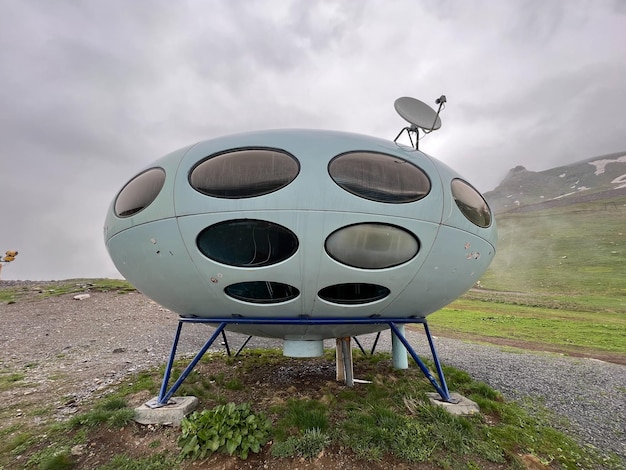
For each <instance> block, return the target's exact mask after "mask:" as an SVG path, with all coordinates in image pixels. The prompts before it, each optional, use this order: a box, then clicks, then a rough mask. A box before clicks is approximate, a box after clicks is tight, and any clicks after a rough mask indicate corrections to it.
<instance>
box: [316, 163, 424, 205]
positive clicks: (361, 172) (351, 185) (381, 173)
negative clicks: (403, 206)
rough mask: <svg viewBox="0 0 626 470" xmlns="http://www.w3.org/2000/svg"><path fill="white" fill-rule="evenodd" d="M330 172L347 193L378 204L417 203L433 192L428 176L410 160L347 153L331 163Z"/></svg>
mask: <svg viewBox="0 0 626 470" xmlns="http://www.w3.org/2000/svg"><path fill="white" fill-rule="evenodd" d="M328 173H329V175H330V177H331V178H332V179H333V181H334V182H335V183H337V184H338V185H339V186H341V187H342V188H343V189H345V190H346V191H348V192H350V193H352V194H355V195H357V196H359V197H362V198H365V199H370V200H372V201H377V202H387V203H396V204H398V203H406V202H414V201H418V200H420V199H422V198H423V197H425V196H426V195H427V194H428V193H429V191H430V180H429V179H428V176H426V173H424V172H423V171H422V170H421V169H419V168H418V167H416V166H415V165H413V164H412V163H409V162H408V161H406V160H403V159H401V158H398V157H393V156H391V155H386V154H383V153H375V152H350V153H344V154H342V155H339V156H337V157H335V158H333V159H332V160H331V162H330V163H329V165H328Z"/></svg>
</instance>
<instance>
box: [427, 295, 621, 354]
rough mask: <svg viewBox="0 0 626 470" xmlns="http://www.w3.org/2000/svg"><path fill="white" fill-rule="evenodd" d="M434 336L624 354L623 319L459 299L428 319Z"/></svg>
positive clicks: (613, 314)
mask: <svg viewBox="0 0 626 470" xmlns="http://www.w3.org/2000/svg"><path fill="white" fill-rule="evenodd" d="M428 320H429V322H428V323H429V325H430V327H431V329H432V331H433V333H434V334H439V335H444V336H445V334H450V333H463V334H470V335H476V336H481V337H494V338H506V339H514V340H521V341H527V342H533V343H541V344H545V345H550V346H557V347H562V348H563V349H564V350H567V349H568V348H581V349H588V350H594V351H605V352H613V353H623V354H626V343H625V342H624V338H626V315H624V314H618V313H607V312H593V313H589V312H580V311H570V310H563V309H553V308H544V307H526V306H520V305H507V304H496V303H493V302H483V301H476V300H468V299H460V300H457V301H456V302H453V303H452V304H451V305H449V306H448V307H446V308H444V309H442V310H441V311H439V312H437V313H436V314H433V315H431V316H429V317H428Z"/></svg>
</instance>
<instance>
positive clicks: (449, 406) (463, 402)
mask: <svg viewBox="0 0 626 470" xmlns="http://www.w3.org/2000/svg"><path fill="white" fill-rule="evenodd" d="M426 395H428V399H429V400H430V402H431V403H432V404H433V405H436V406H441V407H443V408H445V409H446V410H447V411H448V412H449V413H451V414H453V415H458V416H468V415H473V414H475V413H480V408H479V407H478V405H477V404H476V403H475V402H473V401H472V400H470V399H469V398H465V397H464V396H463V395H460V394H458V393H455V392H451V393H450V399H451V400H452V402H447V401H443V400H442V399H441V397H440V396H439V394H438V393H434V392H432V393H427V394H426Z"/></svg>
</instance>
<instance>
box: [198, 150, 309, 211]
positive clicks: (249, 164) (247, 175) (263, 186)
mask: <svg viewBox="0 0 626 470" xmlns="http://www.w3.org/2000/svg"><path fill="white" fill-rule="evenodd" d="M299 171H300V166H299V164H298V161H297V160H296V158H295V157H294V156H292V155H290V154H288V153H286V152H284V151H282V150H275V149H243V150H233V151H229V152H227V153H220V154H218V155H214V156H212V157H209V158H208V159H206V160H204V161H202V162H200V163H199V164H198V165H196V166H195V167H194V168H193V169H192V170H191V173H190V174H189V183H190V184H191V186H192V187H193V188H194V189H195V190H197V191H200V192H201V193H202V194H206V195H207V196H213V197H221V198H231V199H238V198H246V197H254V196H261V195H263V194H268V193H271V192H273V191H277V190H279V189H280V188H283V187H285V186H287V185H288V184H289V183H291V182H292V181H293V180H294V179H295V177H296V176H298V172H299Z"/></svg>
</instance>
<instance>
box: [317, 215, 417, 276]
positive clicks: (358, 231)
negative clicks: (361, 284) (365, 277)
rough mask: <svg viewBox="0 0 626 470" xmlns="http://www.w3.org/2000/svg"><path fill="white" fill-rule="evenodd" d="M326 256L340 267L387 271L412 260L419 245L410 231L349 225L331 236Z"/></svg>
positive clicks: (389, 227)
mask: <svg viewBox="0 0 626 470" xmlns="http://www.w3.org/2000/svg"><path fill="white" fill-rule="evenodd" d="M325 247H326V252H327V253H328V254H329V256H330V257H331V258H333V259H335V260H336V261H339V262H340V263H343V264H347V265H348V266H353V267H355V268H363V269H383V268H390V267H392V266H397V265H399V264H402V263H406V262H407V261H409V260H411V259H412V258H413V257H415V255H417V253H418V251H419V241H418V240H417V238H416V237H415V236H414V235H413V234H412V233H410V232H408V231H407V230H405V229H403V228H400V227H396V226H394V225H387V224H378V223H364V224H356V225H349V226H347V227H343V228H340V229H339V230H336V231H334V232H333V233H331V234H330V235H329V236H328V238H327V239H326V244H325Z"/></svg>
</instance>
